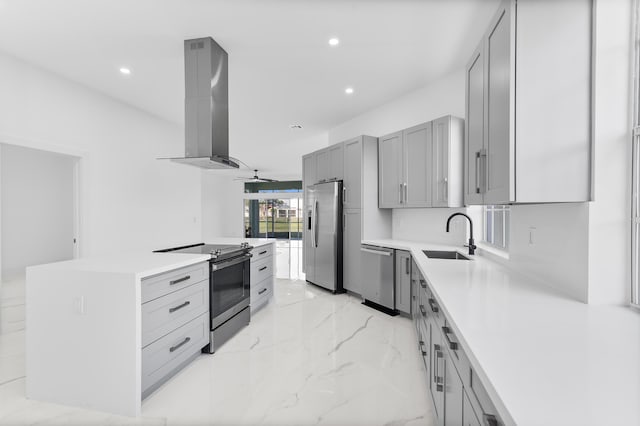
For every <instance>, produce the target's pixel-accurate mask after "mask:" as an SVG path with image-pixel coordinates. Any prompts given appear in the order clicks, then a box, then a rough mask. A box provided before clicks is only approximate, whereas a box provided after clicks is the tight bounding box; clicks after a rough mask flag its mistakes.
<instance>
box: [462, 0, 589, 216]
mask: <svg viewBox="0 0 640 426" xmlns="http://www.w3.org/2000/svg"><path fill="white" fill-rule="evenodd" d="M592 7H593V5H592V2H591V1H589V0H584V1H575V0H556V1H553V2H540V1H537V0H518V1H517V3H516V1H515V0H505V1H503V3H502V4H501V5H500V7H499V9H498V11H497V13H496V14H495V16H494V18H493V20H492V21H491V24H490V26H489V28H488V29H487V31H486V33H485V35H484V37H483V39H482V41H481V43H480V45H479V46H478V48H477V49H476V50H475V52H474V53H473V55H472V57H471V59H470V60H469V62H468V64H467V68H466V122H465V132H466V138H465V144H466V146H465V147H466V149H465V171H466V174H465V179H464V202H465V204H506V203H539V202H579V201H588V200H589V199H590V196H591V167H590V162H591V84H592V78H591V77H592V76H591V70H592V34H591V28H592ZM516 12H517V13H516Z"/></svg>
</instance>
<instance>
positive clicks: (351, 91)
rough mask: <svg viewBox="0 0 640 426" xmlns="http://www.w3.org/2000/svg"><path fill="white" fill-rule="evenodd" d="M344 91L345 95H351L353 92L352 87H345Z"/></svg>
mask: <svg viewBox="0 0 640 426" xmlns="http://www.w3.org/2000/svg"><path fill="white" fill-rule="evenodd" d="M344 93H346V94H347V95H351V94H352V93H353V87H347V88H346V89H344Z"/></svg>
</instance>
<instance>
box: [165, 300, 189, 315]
mask: <svg viewBox="0 0 640 426" xmlns="http://www.w3.org/2000/svg"><path fill="white" fill-rule="evenodd" d="M190 304H191V302H190V301H188V300H187V301H186V302H184V303H183V304H182V305H178V306H176V307H173V308H170V309H169V313H170V314H172V313H174V312H175V311H177V310H178V309H182V308H184V307H186V306H189V305H190Z"/></svg>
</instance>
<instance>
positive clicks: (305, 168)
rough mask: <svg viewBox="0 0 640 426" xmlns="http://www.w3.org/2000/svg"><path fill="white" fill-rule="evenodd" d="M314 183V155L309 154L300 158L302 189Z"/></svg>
mask: <svg viewBox="0 0 640 426" xmlns="http://www.w3.org/2000/svg"><path fill="white" fill-rule="evenodd" d="M316 182H317V180H316V155H315V154H314V153H311V154H307V155H305V156H303V157H302V185H303V186H302V188H303V189H306V187H307V186H308V185H313V184H314V183H316Z"/></svg>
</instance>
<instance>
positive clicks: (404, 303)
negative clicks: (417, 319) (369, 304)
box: [395, 250, 411, 315]
mask: <svg viewBox="0 0 640 426" xmlns="http://www.w3.org/2000/svg"><path fill="white" fill-rule="evenodd" d="M395 286H396V310H397V311H400V312H402V313H404V314H407V315H410V314H411V253H409V252H408V251H404V250H396V277H395Z"/></svg>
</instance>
